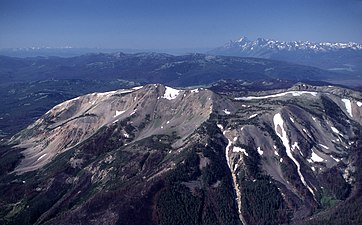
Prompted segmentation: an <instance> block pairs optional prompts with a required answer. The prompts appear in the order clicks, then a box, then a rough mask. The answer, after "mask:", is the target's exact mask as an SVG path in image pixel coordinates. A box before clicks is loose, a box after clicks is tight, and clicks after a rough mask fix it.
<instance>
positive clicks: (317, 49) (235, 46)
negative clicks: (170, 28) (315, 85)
mask: <svg viewBox="0 0 362 225" xmlns="http://www.w3.org/2000/svg"><path fill="white" fill-rule="evenodd" d="M209 53H210V54H214V55H215V54H216V55H228V56H242V57H257V58H266V59H275V60H282V61H288V62H293V63H297V64H302V65H309V66H316V67H319V68H323V69H327V70H331V71H339V72H345V73H352V74H356V75H361V72H362V63H361V62H362V44H357V43H353V42H349V43H332V42H320V43H312V42H308V41H293V42H284V41H276V40H271V39H264V38H258V39H256V40H249V39H248V38H246V37H241V38H240V39H239V40H236V41H230V42H229V43H226V44H225V45H224V46H222V47H219V48H216V49H214V50H211V51H210V52H209Z"/></svg>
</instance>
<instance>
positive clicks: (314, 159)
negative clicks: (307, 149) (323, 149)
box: [311, 151, 324, 162]
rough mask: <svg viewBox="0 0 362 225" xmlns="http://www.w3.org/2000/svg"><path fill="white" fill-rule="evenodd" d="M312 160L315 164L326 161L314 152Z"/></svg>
mask: <svg viewBox="0 0 362 225" xmlns="http://www.w3.org/2000/svg"><path fill="white" fill-rule="evenodd" d="M311 160H312V161H313V162H323V161H324V159H323V158H322V157H320V156H319V155H317V154H316V153H315V152H314V151H312V157H311Z"/></svg>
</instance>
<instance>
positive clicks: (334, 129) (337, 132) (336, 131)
mask: <svg viewBox="0 0 362 225" xmlns="http://www.w3.org/2000/svg"><path fill="white" fill-rule="evenodd" d="M331 129H332V131H333V132H334V133H336V134H340V132H339V130H337V128H335V127H331Z"/></svg>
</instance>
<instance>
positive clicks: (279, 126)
mask: <svg viewBox="0 0 362 225" xmlns="http://www.w3.org/2000/svg"><path fill="white" fill-rule="evenodd" d="M238 87H239V90H238ZM218 90H219V91H218ZM242 90H243V84H240V86H235V85H234V86H233V89H232V90H230V89H228V84H227V83H224V82H220V83H219V84H217V85H215V86H213V87H212V88H211V89H204V88H196V89H175V88H171V87H168V86H164V85H161V84H150V85H145V86H141V87H136V88H133V89H128V90H118V91H113V92H106V93H93V94H88V95H84V96H81V97H78V98H75V99H71V100H69V101H66V102H64V103H61V104H59V105H57V106H55V107H54V108H52V109H51V110H49V111H48V112H47V113H45V114H44V115H43V116H42V117H40V118H39V119H38V120H37V121H36V122H35V123H33V124H31V125H30V126H28V127H27V128H26V129H24V130H23V131H21V132H20V133H18V134H17V135H15V136H14V137H13V138H12V139H11V140H10V141H9V142H8V143H5V145H2V146H1V157H0V165H1V170H0V184H1V188H0V199H1V202H0V222H1V224H101V223H105V224H168V225H172V224H210V225H211V224H290V223H295V224H303V223H304V224H320V223H322V224H323V223H327V221H329V222H328V224H333V223H331V222H330V221H335V222H336V224H341V223H338V221H341V220H342V221H349V220H351V218H354V222H357V224H358V221H359V222H361V221H362V218H361V216H360V215H361V213H360V211H361V209H360V204H361V202H362V199H361V194H360V191H359V190H361V189H360V188H361V181H362V177H361V175H360V174H361V171H362V166H361V160H362V154H361V152H362V151H361V143H362V142H361V141H362V140H361V137H362V135H361V131H362V126H361V124H362V96H361V93H360V92H355V91H352V90H348V89H343V88H338V87H334V86H313V85H308V84H304V83H297V84H296V85H294V86H293V87H291V88H288V89H274V90H269V91H257V92H254V93H249V94H248V95H245V94H243V93H244V92H243V91H242ZM341 210H342V211H343V212H345V213H344V214H343V215H338V218H336V216H335V215H336V214H335V213H336V212H339V211H341ZM319 212H321V213H319ZM320 221H322V222H320ZM313 222H314V223H313Z"/></svg>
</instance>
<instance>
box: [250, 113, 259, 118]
mask: <svg viewBox="0 0 362 225" xmlns="http://www.w3.org/2000/svg"><path fill="white" fill-rule="evenodd" d="M257 115H258V114H257V113H256V114H253V115H251V116H249V119H252V118H254V117H256V116H257Z"/></svg>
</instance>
